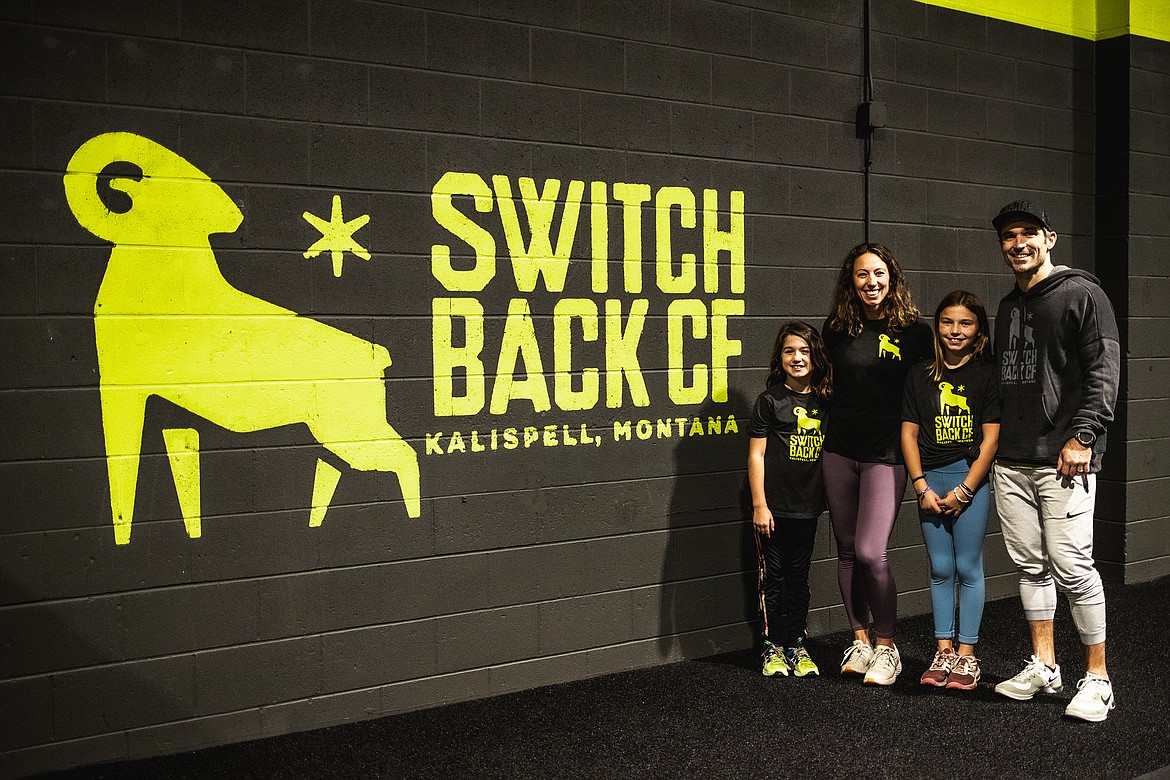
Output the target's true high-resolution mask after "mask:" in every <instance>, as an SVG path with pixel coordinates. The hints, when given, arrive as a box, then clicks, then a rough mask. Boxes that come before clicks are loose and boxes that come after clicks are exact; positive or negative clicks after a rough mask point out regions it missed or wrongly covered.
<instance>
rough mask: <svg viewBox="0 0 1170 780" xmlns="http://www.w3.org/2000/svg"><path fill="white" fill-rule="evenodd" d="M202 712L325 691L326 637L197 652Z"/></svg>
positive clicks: (198, 697) (196, 674)
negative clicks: (324, 652) (324, 647)
mask: <svg viewBox="0 0 1170 780" xmlns="http://www.w3.org/2000/svg"><path fill="white" fill-rule="evenodd" d="M194 659H195V662H194V667H195V668H194V675H193V678H194V682H195V694H196V701H197V702H198V707H197V711H196V712H195V713H193V714H198V715H208V714H211V713H217V712H231V711H234V710H241V709H245V708H248V707H260V706H264V705H268V704H276V703H278V702H283V701H292V700H295V699H303V698H307V697H309V696H315V695H317V694H318V693H321V692H322V691H321V680H322V677H321V674H322V672H321V669H322V662H323V658H322V650H321V637H319V636H314V637H305V638H298V639H288V640H283V641H279V642H261V643H256V644H250V645H238V646H236V647H228V648H223V649H220V650H206V651H203V652H201V653H197V654H196V655H195V656H194Z"/></svg>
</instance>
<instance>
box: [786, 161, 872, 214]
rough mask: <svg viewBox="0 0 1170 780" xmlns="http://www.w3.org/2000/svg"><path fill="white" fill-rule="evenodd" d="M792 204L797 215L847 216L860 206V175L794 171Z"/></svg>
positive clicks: (840, 172)
mask: <svg viewBox="0 0 1170 780" xmlns="http://www.w3.org/2000/svg"><path fill="white" fill-rule="evenodd" d="M792 205H793V209H792V210H793V213H794V214H798V215H804V216H810V217H811V216H816V217H830V218H832V217H836V218H839V219H848V218H851V217H852V216H853V215H856V214H857V213H859V211H858V210H859V209H860V208H861V174H860V173H845V172H842V171H816V170H807V169H797V170H794V171H793V172H792Z"/></svg>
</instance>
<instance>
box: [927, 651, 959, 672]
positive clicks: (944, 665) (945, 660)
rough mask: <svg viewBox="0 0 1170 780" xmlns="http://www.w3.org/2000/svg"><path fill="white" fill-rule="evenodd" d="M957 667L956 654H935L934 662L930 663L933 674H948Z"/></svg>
mask: <svg viewBox="0 0 1170 780" xmlns="http://www.w3.org/2000/svg"><path fill="white" fill-rule="evenodd" d="M954 665H955V658H954V653H947V652H944V651H942V650H939V651H938V652H937V653H935V654H934V660H933V661H931V663H930V671H932V672H947V671H950V669H951V667H952V666H954Z"/></svg>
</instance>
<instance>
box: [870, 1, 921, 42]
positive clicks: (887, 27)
mask: <svg viewBox="0 0 1170 780" xmlns="http://www.w3.org/2000/svg"><path fill="white" fill-rule="evenodd" d="M928 10H929V6H927V5H925V4H921V3H878V4H877V5H875V6H873V8H871V9H870V25H871V26H872V27H873V29H874V30H876V31H879V32H883V33H892V34H896V35H901V36H906V37H908V38H925V37H927V35H926V14H927V11H928Z"/></svg>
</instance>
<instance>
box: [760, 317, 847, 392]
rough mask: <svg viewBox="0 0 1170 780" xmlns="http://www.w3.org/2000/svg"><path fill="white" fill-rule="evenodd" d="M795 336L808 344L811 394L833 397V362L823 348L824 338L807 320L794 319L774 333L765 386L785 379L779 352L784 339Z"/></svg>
mask: <svg viewBox="0 0 1170 780" xmlns="http://www.w3.org/2000/svg"><path fill="white" fill-rule="evenodd" d="M789 336H796V337H797V338H799V339H804V341H805V343H807V344H808V354H809V359H810V360H811V361H812V370H811V371H809V387H810V388H811V389H812V391H813V394H814V395H816V397H817V398H820V399H821V400H823V401H827V400H828V399H830V398H832V397H833V363H832V361H830V360H829V351H828V350H827V349H825V342H824V339H822V338H821V334H820V333H817V329H816V328H814V327H813V326H812V325H809V324H808V323H807V322H801V321H800V320H794V321H792V322H789V323H787V324H785V325H784V326H783V327H781V328H780V332H779V333H777V334H776V343H775V344H773V345H772V360H771V363H770V364H769V370H768V381H767V382H766V383H765V385H764V386H765V387H771V386H772V385H777V384H782V383H783V382H784V379H785V374H784V365H783V364H782V363H781V353H782V352H783V350H784V339H786V338H788V337H789Z"/></svg>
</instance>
